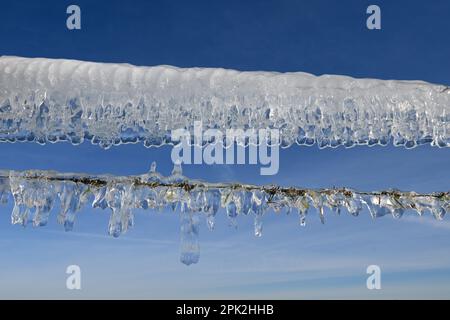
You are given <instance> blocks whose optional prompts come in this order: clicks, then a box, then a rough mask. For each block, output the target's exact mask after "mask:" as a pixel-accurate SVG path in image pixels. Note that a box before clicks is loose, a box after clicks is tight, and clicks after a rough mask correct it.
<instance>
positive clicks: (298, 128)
mask: <svg viewBox="0 0 450 320" xmlns="http://www.w3.org/2000/svg"><path fill="white" fill-rule="evenodd" d="M194 121H201V122H202V124H203V128H204V130H206V129H208V128H216V129H220V130H222V131H223V132H225V130H226V129H230V128H234V129H236V128H239V129H244V130H245V129H248V128H251V129H267V128H273V129H279V130H280V136H281V145H282V146H283V147H287V146H290V145H292V144H294V143H297V144H300V145H312V144H314V143H317V145H318V146H319V147H321V148H324V147H337V146H340V145H343V146H345V147H352V146H354V145H361V144H363V145H369V146H372V145H386V144H388V143H390V142H392V143H393V144H394V145H396V146H405V147H407V148H412V147H415V146H416V145H420V144H425V143H431V144H432V145H434V146H438V147H448V146H450V89H449V87H448V86H445V85H435V84H430V83H426V82H422V81H395V80H376V79H354V78H351V77H347V76H334V75H323V76H318V77H317V76H314V75H311V74H307V73H302V72H292V73H276V72H239V71H235V70H225V69H220V68H187V69H182V68H176V67H172V66H154V67H136V66H132V65H129V64H107V63H94V62H82V61H76V60H64V59H58V60H55V59H42V58H32V59H30V58H20V57H8V56H3V57H0V141H6V142H16V141H36V142H38V143H46V142H57V141H70V142H72V143H73V144H79V143H82V142H83V141H84V140H89V141H91V142H92V143H94V144H98V145H99V146H101V147H103V148H109V147H111V146H112V145H118V144H121V143H138V142H140V143H144V145H145V146H147V147H149V146H160V145H163V144H167V143H172V142H173V141H172V140H171V137H170V133H171V132H172V130H174V129H180V128H186V129H188V130H190V131H191V132H192V131H193V125H194ZM243 142H244V143H248V141H243Z"/></svg>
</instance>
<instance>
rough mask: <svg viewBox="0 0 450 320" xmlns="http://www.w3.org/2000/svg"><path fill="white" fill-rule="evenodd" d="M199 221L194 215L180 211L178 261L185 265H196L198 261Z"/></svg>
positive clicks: (186, 211)
mask: <svg viewBox="0 0 450 320" xmlns="http://www.w3.org/2000/svg"><path fill="white" fill-rule="evenodd" d="M198 236H199V219H198V216H197V215H196V214H195V213H191V212H188V210H186V209H182V210H181V255H180V261H181V262H182V263H184V264H185V265H191V264H193V263H197V262H198V261H199V259H200V245H199V243H198Z"/></svg>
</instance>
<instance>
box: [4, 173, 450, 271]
mask: <svg viewBox="0 0 450 320" xmlns="http://www.w3.org/2000/svg"><path fill="white" fill-rule="evenodd" d="M10 195H12V198H13V199H14V208H13V212H12V215H11V221H12V223H13V224H21V225H27V224H28V223H32V224H33V225H34V226H43V225H45V224H46V223H47V221H48V217H49V214H50V212H51V210H52V207H54V204H55V203H59V206H60V209H59V215H58V222H60V223H61V224H63V225H64V227H65V229H66V230H71V229H72V227H73V223H74V221H75V217H76V213H77V212H78V211H79V210H80V209H81V207H82V206H83V205H84V204H85V203H86V202H88V201H89V202H91V203H92V207H94V208H102V209H106V208H109V209H110V210H111V216H110V221H109V226H108V233H109V234H110V235H112V236H114V237H117V236H119V235H120V234H122V233H124V232H126V231H127V230H128V229H129V228H130V227H132V226H133V223H134V215H133V211H134V209H156V210H164V209H167V208H168V209H170V210H175V209H178V210H179V212H180V219H181V257H180V260H181V261H182V262H183V263H185V264H187V265H189V264H192V263H196V262H197V261H198V260H199V242H198V235H199V223H200V220H201V219H202V218H204V219H205V220H206V223H207V225H208V227H209V228H210V229H212V228H213V227H214V217H215V216H216V213H217V212H218V210H219V208H220V207H222V208H224V212H225V213H226V216H227V218H228V219H229V221H230V224H231V225H232V226H234V227H236V226H237V220H238V218H239V216H241V215H249V214H250V215H252V216H253V218H254V234H255V236H258V237H259V236H261V235H262V221H263V218H264V215H265V214H266V213H267V212H268V210H272V211H274V212H281V211H283V210H284V211H285V212H286V213H290V212H292V211H297V212H298V214H299V217H300V225H302V226H304V225H305V224H306V217H307V215H309V214H310V212H311V208H315V209H316V211H317V213H318V217H319V220H320V221H321V222H322V223H324V222H325V213H326V209H330V210H331V211H332V212H335V213H340V212H341V211H342V209H346V211H348V213H349V214H351V215H354V216H356V215H358V214H359V213H360V212H361V211H362V210H363V207H364V206H365V207H367V208H368V210H369V212H370V214H371V215H372V217H373V218H377V217H382V216H384V215H392V216H393V217H394V218H400V217H401V216H402V215H403V214H404V213H405V211H407V210H410V211H415V212H417V213H418V214H419V215H422V214H424V213H425V212H429V213H431V215H433V216H434V217H435V218H436V219H438V220H442V219H443V217H444V215H445V213H446V212H448V211H449V210H450V193H449V192H436V193H430V194H418V193H415V192H401V191H398V190H387V191H374V192H362V191H356V190H351V189H347V188H332V189H305V188H294V187H291V188H283V187H277V186H257V185H248V184H226V183H208V182H204V181H200V180H191V179H188V178H187V177H185V176H183V174H182V170H181V166H180V165H175V167H174V170H173V171H172V174H171V175H170V176H167V177H165V176H163V175H161V174H159V173H158V172H156V165H155V164H152V167H151V170H150V171H149V173H147V174H143V175H139V176H126V177H121V176H111V175H99V176H92V175H86V174H69V173H57V172H53V171H24V172H17V171H0V199H2V201H1V202H3V203H4V202H6V201H7V200H8V197H10Z"/></svg>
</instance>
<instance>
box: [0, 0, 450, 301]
mask: <svg viewBox="0 0 450 320" xmlns="http://www.w3.org/2000/svg"><path fill="white" fill-rule="evenodd" d="M72 3H76V4H78V5H79V6H80V7H81V11H82V30H79V31H68V30H67V29H66V28H65V19H66V14H65V9H66V7H67V6H68V5H69V4H72ZM369 4H372V3H371V2H367V1H348V0H344V1H339V2H338V1H246V2H245V3H244V2H243V1H189V2H188V1H151V2H148V1H134V2H133V3H132V4H127V5H125V6H124V5H123V2H120V1H95V3H94V2H93V1H76V2H68V1H46V2H45V3H38V2H34V1H14V2H12V1H9V2H7V1H2V3H1V8H2V12H6V14H5V15H4V16H3V18H2V20H1V21H0V39H2V40H1V45H0V54H5V55H19V56H28V57H49V58H74V59H84V60H91V61H109V62H128V63H132V64H137V65H156V64H172V65H176V66H180V67H188V66H203V67H224V68H234V69H239V70H274V71H306V72H311V73H315V74H324V73H330V74H345V75H350V76H355V77H376V78H382V79H420V80H426V81H429V82H435V83H443V84H450V79H449V71H450V62H449V60H448V56H449V54H450V43H449V42H448V41H446V39H447V38H448V33H449V31H450V23H449V22H448V13H449V12H450V4H449V3H448V1H432V2H425V1H395V2H394V1H377V2H376V4H378V5H379V6H380V7H381V10H382V30H379V31H369V30H367V29H366V27H365V20H366V18H367V15H366V14H365V10H366V8H367V6H368V5H369ZM154 160H156V161H157V163H158V168H159V169H160V171H161V172H162V173H164V174H168V173H169V172H170V170H171V166H172V164H171V160H170V148H168V147H164V148H159V149H155V148H152V149H146V148H144V147H143V146H141V145H126V146H120V147H114V148H112V149H110V150H107V151H104V150H101V149H100V148H98V147H96V146H92V145H90V144H83V145H81V146H77V147H74V146H71V145H69V144H65V143H61V144H56V145H47V146H39V145H37V144H29V143H26V144H22V143H21V144H1V145H0V168H1V169H17V170H23V169H31V168H36V169H54V170H59V171H74V172H90V173H104V172H108V173H113V174H139V173H142V172H144V171H146V170H148V168H149V166H150V163H151V161H154ZM449 161H450V150H448V149H438V148H432V147H429V146H423V147H419V148H416V149H413V150H405V149H401V148H394V147H392V146H389V147H385V148H381V147H374V148H367V147H356V148H352V149H343V148H338V149H333V150H331V149H330V150H328V149H326V150H319V149H318V148H317V147H315V146H314V147H296V146H294V147H291V148H289V149H286V150H282V151H281V154H280V171H279V173H278V174H277V175H276V176H260V175H259V167H258V166H237V165H236V166H230V165H229V166H200V165H191V166H185V168H184V171H185V174H186V175H187V176H189V177H192V178H202V179H205V180H209V181H219V180H220V181H236V180H239V181H243V182H251V183H261V184H262V183H277V184H282V185H298V186H305V187H330V186H349V187H353V188H359V189H363V190H376V189H384V188H392V187H395V188H399V189H404V190H415V191H422V192H429V191H443V190H448V181H449V178H450V167H449V165H448V163H449ZM11 209H12V204H11V203H10V204H8V205H6V206H1V207H0V270H1V272H0V297H2V298H16V297H24V298H47V297H50V298H94V297H96V298H294V299H296V298H417V297H422V298H449V297H450V255H449V252H450V249H449V248H450V247H449V246H450V223H449V222H448V220H445V221H442V222H435V221H434V220H432V219H430V218H429V217H423V218H416V217H414V216H412V215H411V216H407V217H404V218H402V219H401V220H394V219H392V218H391V217H384V218H381V219H378V220H376V221H373V220H372V219H371V218H369V216H368V213H367V212H364V213H363V214H362V215H361V216H360V217H358V218H354V217H350V216H347V215H342V216H340V217H335V216H333V215H332V214H331V213H330V214H327V223H326V224H325V225H321V224H320V222H319V221H318V220H319V219H318V218H317V217H316V216H315V215H314V214H313V215H311V216H310V217H309V221H308V225H307V227H306V228H301V227H300V226H299V225H298V219H297V217H295V216H285V215H275V214H274V213H272V212H271V213H269V214H268V215H267V216H266V217H265V219H264V233H263V237H262V238H255V237H254V236H253V235H252V233H253V228H252V220H251V219H250V218H245V217H241V218H240V219H239V227H238V229H237V230H235V229H233V228H230V227H228V222H227V221H226V219H225V218H224V217H222V216H220V218H219V219H218V222H217V228H216V230H214V231H213V232H209V231H208V230H207V229H206V226H205V225H202V228H201V235H200V238H201V240H200V241H201V242H200V245H201V258H200V263H199V264H197V265H192V266H190V267H186V266H184V265H182V264H181V263H180V262H179V232H178V231H179V219H178V217H177V215H176V214H173V213H169V212H165V213H162V214H158V213H154V212H144V211H143V212H137V218H136V220H137V221H136V222H137V223H136V226H135V228H134V229H132V230H131V231H130V232H129V233H128V234H127V235H125V236H123V237H121V238H119V239H112V238H110V237H108V236H107V235H106V228H107V222H108V218H109V212H107V211H102V210H100V209H95V210H92V209H89V208H85V209H84V210H83V211H82V212H81V213H80V214H79V216H78V217H77V221H76V225H75V230H74V232H71V233H66V232H64V231H63V229H62V227H61V226H59V225H57V224H56V222H55V220H56V219H55V214H53V215H52V218H53V219H51V220H52V221H51V223H50V225H49V226H47V227H45V228H40V229H33V228H31V227H27V228H25V229H24V228H22V227H19V226H11V225H10V220H9V214H10V211H11ZM69 264H78V265H80V267H81V270H82V290H80V291H69V290H67V289H66V288H65V281H66V277H67V275H66V274H65V268H66V267H67V265H69ZM370 264H377V265H379V266H380V267H381V269H382V289H381V290H379V291H373V290H372V291H369V290H367V289H366V277H367V275H366V273H365V271H366V267H367V266H368V265H370Z"/></svg>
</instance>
